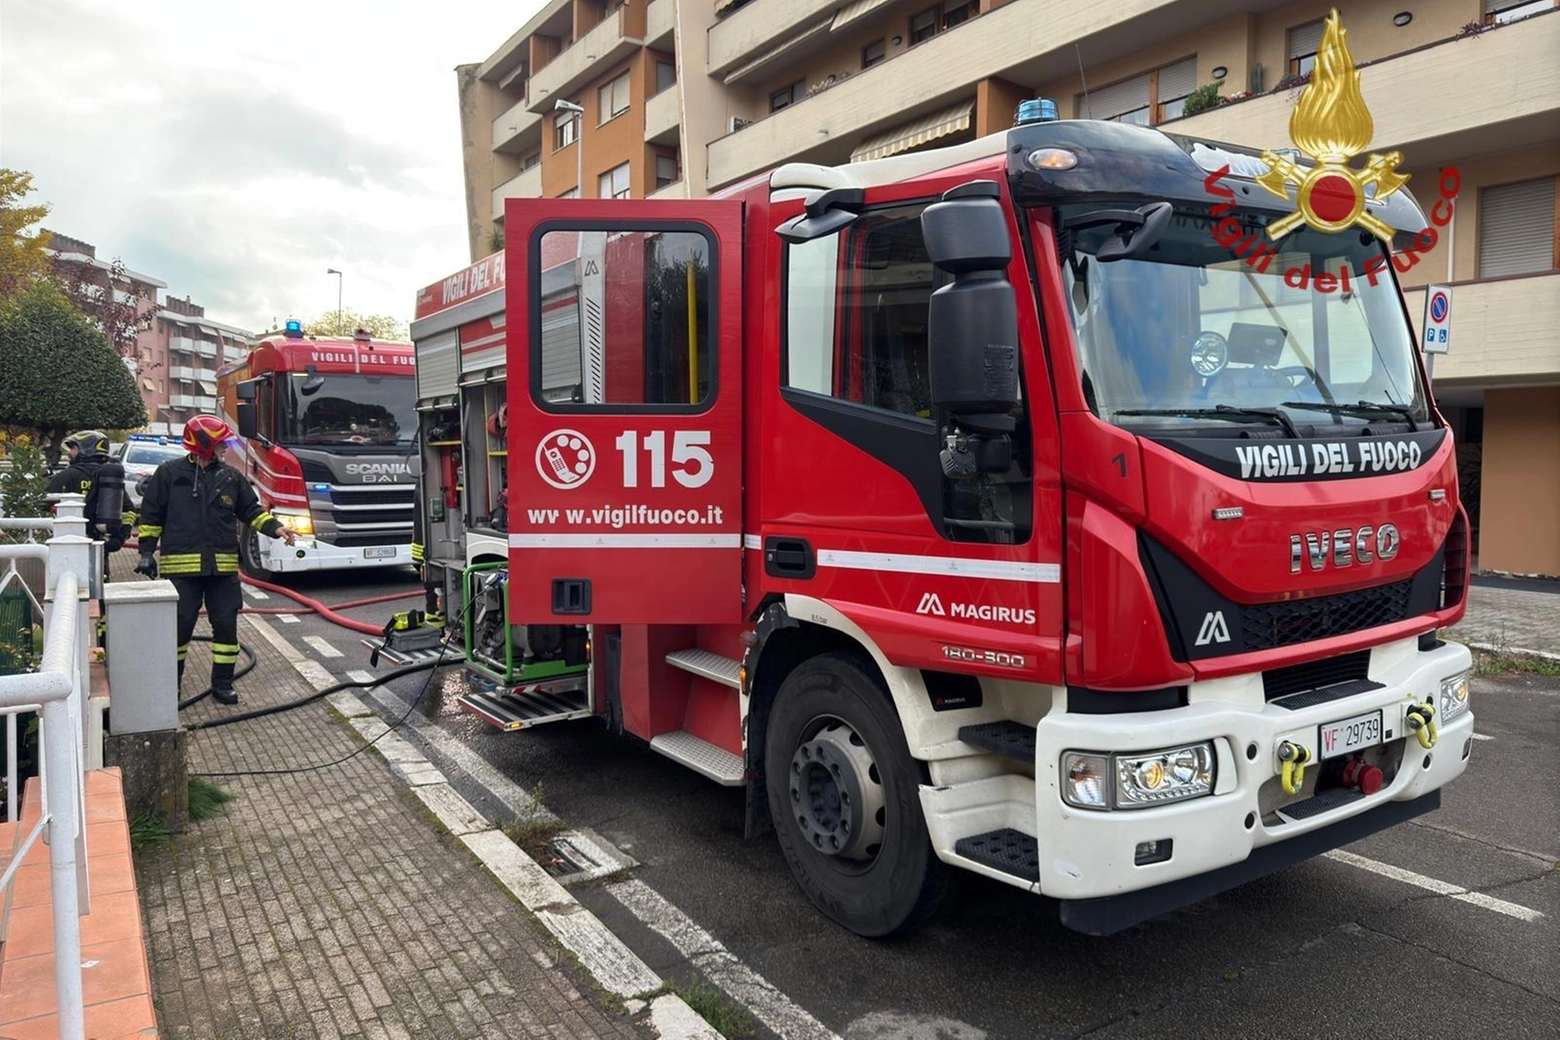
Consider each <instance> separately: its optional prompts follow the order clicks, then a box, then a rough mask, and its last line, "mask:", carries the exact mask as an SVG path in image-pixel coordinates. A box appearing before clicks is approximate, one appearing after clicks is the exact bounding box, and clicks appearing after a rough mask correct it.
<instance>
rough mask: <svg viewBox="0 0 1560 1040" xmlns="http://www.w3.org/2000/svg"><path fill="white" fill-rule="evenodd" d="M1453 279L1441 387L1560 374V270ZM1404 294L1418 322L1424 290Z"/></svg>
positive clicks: (1438, 376) (1546, 379)
mask: <svg viewBox="0 0 1560 1040" xmlns="http://www.w3.org/2000/svg"><path fill="white" fill-rule="evenodd" d="M1557 21H1560V19H1557ZM1369 96H1370V95H1369V94H1367V95H1366V97H1369ZM1451 285H1452V326H1451V342H1450V343H1449V344H1447V345H1448V346H1449V347H1450V348H1451V349H1450V350H1449V351H1448V352H1447V353H1445V354H1440V355H1437V356H1436V359H1435V385H1436V386H1437V387H1441V386H1447V385H1456V386H1470V387H1489V386H1502V385H1506V384H1514V383H1515V384H1523V385H1528V386H1531V385H1533V384H1535V383H1553V382H1555V381H1556V380H1560V271H1549V272H1545V273H1541V274H1529V275H1515V276H1512V277H1509V278H1493V279H1486V280H1484V281H1471V282H1453V283H1451ZM1403 298H1404V301H1405V302H1406V303H1407V305H1408V313H1409V316H1410V317H1411V318H1412V319H1413V321H1414V325H1415V327H1416V328H1417V327H1418V325H1419V323H1420V322H1421V321H1423V320H1424V313H1425V290H1423V289H1409V290H1406V291H1405V292H1404V293H1403ZM1420 331H1421V332H1422V331H1423V330H1420Z"/></svg>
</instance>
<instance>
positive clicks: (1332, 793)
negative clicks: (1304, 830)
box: [1278, 787, 1365, 822]
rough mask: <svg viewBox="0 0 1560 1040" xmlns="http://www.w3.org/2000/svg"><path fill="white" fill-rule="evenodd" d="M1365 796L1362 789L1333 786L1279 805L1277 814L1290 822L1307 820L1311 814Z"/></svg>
mask: <svg viewBox="0 0 1560 1040" xmlns="http://www.w3.org/2000/svg"><path fill="white" fill-rule="evenodd" d="M1364 797H1365V792H1364V791H1356V790H1354V789H1353V788H1350V787H1334V788H1332V789H1331V790H1327V791H1323V792H1322V793H1321V794H1315V795H1312V796H1311V797H1309V798H1307V799H1305V801H1302V802H1291V803H1289V804H1288V805H1285V806H1281V807H1280V808H1279V810H1278V815H1279V816H1282V817H1284V818H1286V819H1288V820H1290V821H1291V822H1293V821H1296V820H1309V819H1310V818H1311V817H1313V816H1319V815H1321V814H1322V813H1324V812H1330V811H1332V810H1333V809H1336V808H1338V807H1339V806H1343V805H1348V804H1349V803H1350V802H1357V801H1359V800H1360V799H1361V798H1364Z"/></svg>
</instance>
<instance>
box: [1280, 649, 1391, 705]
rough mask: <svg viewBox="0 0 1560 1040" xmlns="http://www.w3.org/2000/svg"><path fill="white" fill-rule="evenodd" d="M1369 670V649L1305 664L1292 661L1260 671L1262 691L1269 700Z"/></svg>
mask: <svg viewBox="0 0 1560 1040" xmlns="http://www.w3.org/2000/svg"><path fill="white" fill-rule="evenodd" d="M1369 672H1370V651H1369V650H1360V651H1359V652H1357V653H1352V654H1340V655H1339V656H1337V657H1329V658H1327V659H1326V660H1323V661H1307V662H1306V663H1305V664H1292V665H1289V666H1288V667H1287V668H1274V669H1272V670H1271V671H1266V672H1263V673H1262V692H1263V694H1264V695H1265V696H1266V697H1267V699H1268V700H1270V701H1271V700H1275V699H1277V698H1279V697H1286V696H1288V695H1289V694H1291V693H1299V692H1300V691H1301V690H1315V689H1319V688H1321V687H1323V686H1335V685H1337V684H1338V683H1345V682H1352V681H1354V680H1356V679H1363V678H1365V677H1366V675H1367V674H1369Z"/></svg>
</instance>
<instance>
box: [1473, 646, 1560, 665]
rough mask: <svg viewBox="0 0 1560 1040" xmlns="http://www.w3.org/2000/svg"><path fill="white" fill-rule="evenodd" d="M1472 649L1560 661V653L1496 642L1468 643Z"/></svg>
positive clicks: (1487, 652) (1509, 655)
mask: <svg viewBox="0 0 1560 1040" xmlns="http://www.w3.org/2000/svg"><path fill="white" fill-rule="evenodd" d="M1464 645H1465V646H1467V647H1468V649H1470V650H1479V651H1482V652H1483V653H1486V654H1503V655H1505V656H1507V657H1539V658H1543V659H1544V660H1546V661H1560V654H1556V653H1551V652H1550V651H1548V650H1529V649H1527V648H1526V647H1521V646H1497V645H1496V644H1494V643H1466V644H1464Z"/></svg>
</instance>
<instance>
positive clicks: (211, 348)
mask: <svg viewBox="0 0 1560 1040" xmlns="http://www.w3.org/2000/svg"><path fill="white" fill-rule="evenodd" d="M190 344H191V349H192V350H193V351H194V352H195V353H196V354H197V355H199V356H200V357H209V358H214V357H216V356H217V345H216V344H215V343H207V342H206V341H205V340H200V339H197V340H191V341H190Z"/></svg>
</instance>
